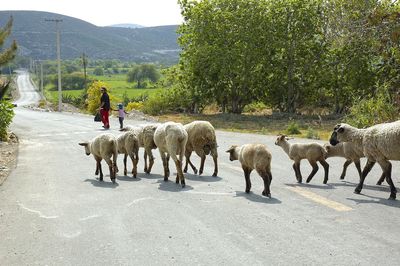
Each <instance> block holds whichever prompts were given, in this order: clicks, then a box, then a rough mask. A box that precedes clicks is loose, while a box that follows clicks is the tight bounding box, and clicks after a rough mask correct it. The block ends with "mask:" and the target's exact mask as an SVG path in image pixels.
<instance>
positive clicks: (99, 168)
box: [95, 158, 103, 181]
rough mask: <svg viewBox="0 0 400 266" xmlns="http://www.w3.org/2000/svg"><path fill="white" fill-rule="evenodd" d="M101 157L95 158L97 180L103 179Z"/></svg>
mask: <svg viewBox="0 0 400 266" xmlns="http://www.w3.org/2000/svg"><path fill="white" fill-rule="evenodd" d="M101 160H102V159H101V158H96V173H95V174H96V175H98V174H99V173H100V176H99V180H100V181H103V171H102V169H101Z"/></svg>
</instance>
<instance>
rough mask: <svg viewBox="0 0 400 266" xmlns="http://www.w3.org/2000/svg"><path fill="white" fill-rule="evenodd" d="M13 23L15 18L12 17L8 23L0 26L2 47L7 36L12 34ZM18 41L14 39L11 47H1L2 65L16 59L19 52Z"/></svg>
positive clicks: (0, 58)
mask: <svg viewBox="0 0 400 266" xmlns="http://www.w3.org/2000/svg"><path fill="white" fill-rule="evenodd" d="M12 24H13V18H12V17H10V19H9V20H8V22H7V24H6V25H5V26H4V27H3V28H0V48H1V47H2V46H3V44H4V42H5V40H6V39H7V37H8V36H9V35H10V34H11V28H12ZM17 48H18V47H17V43H16V41H15V40H14V41H13V42H12V43H11V45H10V47H8V48H6V49H0V66H2V65H5V64H7V63H8V62H9V61H11V60H12V59H14V57H15V55H16V54H17Z"/></svg>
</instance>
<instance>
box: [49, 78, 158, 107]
mask: <svg viewBox="0 0 400 266" xmlns="http://www.w3.org/2000/svg"><path fill="white" fill-rule="evenodd" d="M90 78H92V79H93V80H99V81H102V82H105V83H106V84H107V86H108V89H109V93H110V94H112V95H113V96H115V97H117V98H118V99H119V100H122V98H123V95H124V93H126V94H127V96H128V98H134V97H139V96H141V95H149V96H150V95H152V94H154V93H157V92H159V91H161V90H162V88H146V89H137V88H135V85H136V84H135V83H128V82H127V81H126V74H118V75H112V76H91V77H90ZM46 90H47V94H46V97H47V98H48V100H50V101H57V100H58V91H50V90H49V88H48V87H47V88H46ZM82 92H83V90H64V91H63V92H62V93H63V94H64V95H71V96H73V97H79V96H80V95H82Z"/></svg>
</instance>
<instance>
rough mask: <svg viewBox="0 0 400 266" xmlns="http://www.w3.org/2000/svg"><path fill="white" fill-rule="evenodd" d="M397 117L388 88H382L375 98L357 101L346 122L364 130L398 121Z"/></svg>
mask: <svg viewBox="0 0 400 266" xmlns="http://www.w3.org/2000/svg"><path fill="white" fill-rule="evenodd" d="M397 116H398V112H397V109H396V107H395V106H394V104H393V103H391V101H390V97H389V94H388V93H387V89H386V86H382V87H380V88H379V89H378V93H377V95H376V96H375V97H372V98H370V99H363V100H359V101H356V102H355V103H354V104H353V106H352V107H351V108H350V113H349V115H348V116H347V117H346V122H347V123H349V124H351V125H353V126H355V127H359V128H362V127H369V126H372V125H375V124H379V123H383V122H388V121H393V120H396V118H397Z"/></svg>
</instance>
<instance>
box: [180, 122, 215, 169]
mask: <svg viewBox="0 0 400 266" xmlns="http://www.w3.org/2000/svg"><path fill="white" fill-rule="evenodd" d="M183 127H184V128H185V130H186V132H187V133H188V141H187V143H186V150H185V157H186V164H185V168H184V169H183V172H184V173H186V172H187V169H188V164H190V166H191V167H192V169H193V172H194V173H195V174H197V169H196V167H195V166H194V165H193V163H192V162H191V161H190V156H191V154H192V152H193V151H194V152H196V154H197V155H198V156H199V157H200V158H201V163H200V169H199V174H200V175H201V174H202V173H203V169H204V162H205V160H206V155H209V154H210V153H211V156H212V157H213V160H214V173H213V174H212V176H217V174H218V164H217V159H218V152H217V147H218V145H217V138H216V136H215V129H214V127H213V126H212V125H211V124H210V122H207V121H193V122H191V123H189V124H186V125H184V126H183Z"/></svg>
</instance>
